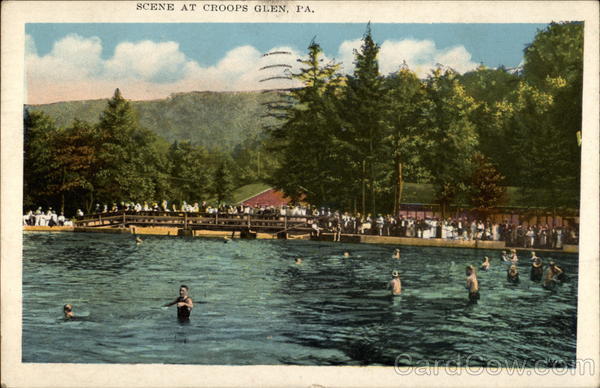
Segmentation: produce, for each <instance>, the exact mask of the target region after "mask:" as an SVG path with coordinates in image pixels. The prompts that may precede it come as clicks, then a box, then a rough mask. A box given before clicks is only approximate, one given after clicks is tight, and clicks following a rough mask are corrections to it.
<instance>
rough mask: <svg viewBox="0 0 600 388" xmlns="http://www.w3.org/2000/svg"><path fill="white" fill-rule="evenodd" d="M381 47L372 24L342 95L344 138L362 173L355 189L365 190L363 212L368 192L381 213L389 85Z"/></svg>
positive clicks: (352, 165)
mask: <svg viewBox="0 0 600 388" xmlns="http://www.w3.org/2000/svg"><path fill="white" fill-rule="evenodd" d="M378 53H379V46H378V45H377V44H376V43H375V42H374V41H373V37H372V35H371V25H370V23H369V24H368V25H367V30H366V32H365V35H364V36H363V43H362V46H361V48H360V50H355V52H354V55H355V61H354V64H355V69H354V73H353V75H351V76H348V79H347V82H346V87H345V94H344V96H343V98H342V104H341V110H342V116H343V120H344V124H343V125H344V129H345V131H344V132H343V133H340V139H341V140H342V141H344V142H345V143H346V152H348V153H349V154H350V155H352V162H351V163H349V167H350V168H352V169H353V170H354V172H355V173H354V175H355V176H360V178H361V179H360V181H358V182H360V186H358V187H357V184H356V183H358V182H356V181H355V182H356V183H355V184H353V185H352V189H353V191H354V192H360V193H361V212H362V213H363V214H364V213H366V212H367V192H366V186H368V187H369V195H368V197H369V198H368V199H370V201H369V202H370V206H369V209H370V211H371V213H373V214H375V213H376V212H377V208H376V203H377V198H376V187H377V186H378V185H381V183H382V182H381V174H379V175H378V174H376V172H379V173H381V171H383V170H382V168H381V166H382V165H383V164H384V163H385V160H386V158H385V156H386V155H385V152H384V141H383V139H384V133H385V124H384V119H385V104H384V100H385V88H384V83H383V77H382V76H381V75H380V73H379V64H378V61H377V56H378Z"/></svg>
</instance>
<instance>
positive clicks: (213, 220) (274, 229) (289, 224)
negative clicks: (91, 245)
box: [74, 211, 313, 233]
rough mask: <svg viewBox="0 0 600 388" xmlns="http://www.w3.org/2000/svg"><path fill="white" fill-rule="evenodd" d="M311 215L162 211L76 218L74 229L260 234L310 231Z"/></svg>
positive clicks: (91, 215)
mask: <svg viewBox="0 0 600 388" xmlns="http://www.w3.org/2000/svg"><path fill="white" fill-rule="evenodd" d="M312 219H313V216H300V215H286V214H284V215H281V214H260V215H259V214H223V213H190V212H165V211H140V212H136V211H118V212H109V213H96V214H89V215H85V216H81V217H77V219H76V220H75V221H74V224H75V226H77V227H129V226H142V227H143V226H147V227H173V228H180V229H184V230H218V231H232V232H233V231H248V230H251V231H256V232H263V233H281V232H290V231H296V232H305V233H308V232H310V230H311V227H310V222H309V220H312Z"/></svg>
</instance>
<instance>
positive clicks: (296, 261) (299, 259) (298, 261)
mask: <svg viewBox="0 0 600 388" xmlns="http://www.w3.org/2000/svg"><path fill="white" fill-rule="evenodd" d="M294 263H295V264H297V265H300V264H302V259H301V258H299V257H296V260H295V261H294Z"/></svg>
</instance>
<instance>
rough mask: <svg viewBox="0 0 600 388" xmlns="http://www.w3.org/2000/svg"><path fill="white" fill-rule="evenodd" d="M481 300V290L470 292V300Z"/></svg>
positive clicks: (475, 301)
mask: <svg viewBox="0 0 600 388" xmlns="http://www.w3.org/2000/svg"><path fill="white" fill-rule="evenodd" d="M478 300H479V291H475V292H469V302H471V303H477V301H478Z"/></svg>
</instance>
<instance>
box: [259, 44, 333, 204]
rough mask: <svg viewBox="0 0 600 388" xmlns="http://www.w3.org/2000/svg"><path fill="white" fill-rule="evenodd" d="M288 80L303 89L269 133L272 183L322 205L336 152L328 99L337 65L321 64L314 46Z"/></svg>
mask: <svg viewBox="0 0 600 388" xmlns="http://www.w3.org/2000/svg"><path fill="white" fill-rule="evenodd" d="M298 61H299V62H300V63H301V64H302V67H301V68H300V70H299V72H298V73H295V74H292V78H294V79H297V80H299V81H300V82H302V85H303V87H302V88H299V89H294V90H292V91H291V92H290V94H291V96H292V97H293V102H294V103H293V104H292V106H291V107H290V108H289V109H287V111H286V117H285V122H284V123H283V125H282V126H281V127H280V128H277V129H275V130H273V131H272V132H271V145H272V149H273V150H275V151H277V154H278V156H279V160H278V167H277V168H275V170H274V172H273V175H272V177H271V182H272V183H273V184H274V186H275V187H277V188H280V189H282V190H283V192H284V193H285V194H286V195H287V196H289V197H291V198H293V199H296V200H297V199H300V198H304V199H305V200H306V201H308V202H310V203H312V204H316V205H324V204H326V202H329V201H332V199H333V198H335V196H336V187H338V186H339V177H338V175H337V174H336V173H335V171H336V169H335V165H336V163H337V157H338V153H337V147H336V146H335V143H334V141H335V139H334V137H333V129H334V128H336V111H335V105H334V101H333V96H334V94H335V91H336V87H337V85H338V83H339V76H338V74H337V71H338V69H339V64H337V63H333V62H329V63H324V59H323V50H322V49H321V47H320V46H319V44H318V43H316V42H315V41H314V40H313V41H312V42H311V43H310V45H309V46H308V55H307V58H306V59H299V60H298Z"/></svg>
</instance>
